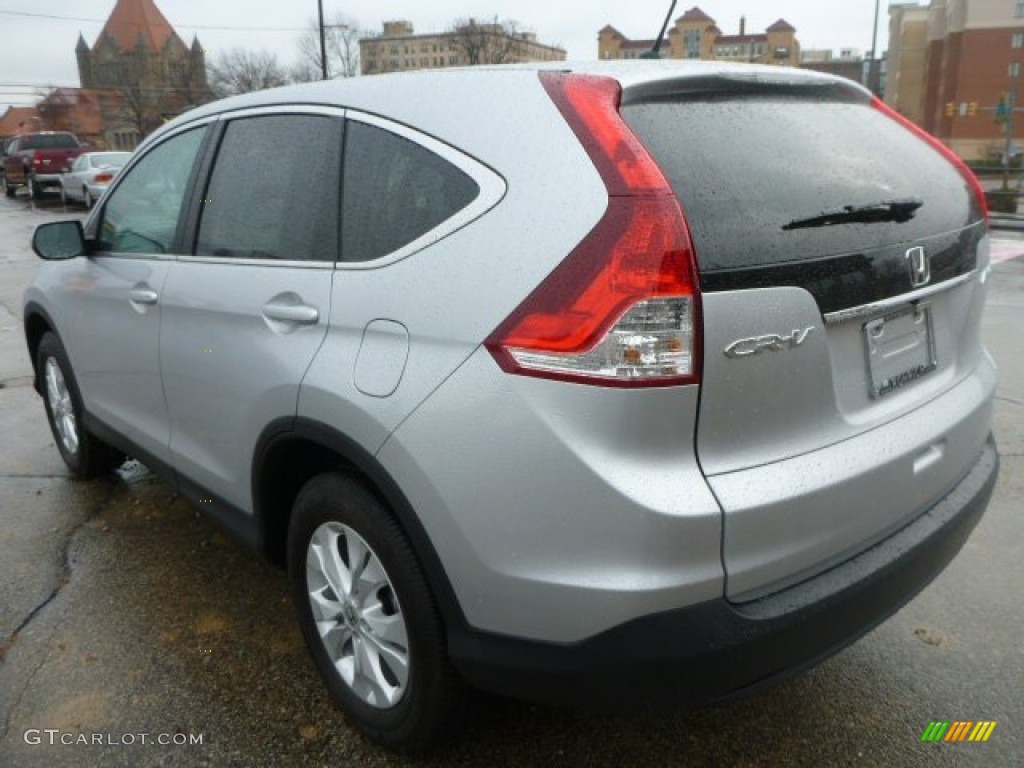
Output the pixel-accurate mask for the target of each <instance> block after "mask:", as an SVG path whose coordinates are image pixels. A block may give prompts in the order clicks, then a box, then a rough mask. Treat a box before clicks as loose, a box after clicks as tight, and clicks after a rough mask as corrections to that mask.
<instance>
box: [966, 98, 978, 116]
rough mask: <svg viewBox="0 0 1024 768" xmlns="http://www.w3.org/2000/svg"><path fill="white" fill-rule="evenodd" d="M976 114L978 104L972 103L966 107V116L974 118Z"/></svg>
mask: <svg viewBox="0 0 1024 768" xmlns="http://www.w3.org/2000/svg"><path fill="white" fill-rule="evenodd" d="M977 114H978V102H976V101H972V102H971V103H970V104H968V105H967V115H968V116H969V117H976V116H977Z"/></svg>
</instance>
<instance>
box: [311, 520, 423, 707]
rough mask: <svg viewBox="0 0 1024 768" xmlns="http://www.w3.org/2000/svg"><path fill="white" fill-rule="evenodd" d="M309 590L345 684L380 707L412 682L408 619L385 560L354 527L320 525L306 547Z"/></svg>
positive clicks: (389, 703)
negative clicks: (383, 563) (386, 568)
mask: <svg viewBox="0 0 1024 768" xmlns="http://www.w3.org/2000/svg"><path fill="white" fill-rule="evenodd" d="M306 588H307V591H308V595H309V602H310V606H311V608H312V611H313V620H314V621H315V623H316V628H317V631H318V633H319V635H320V640H321V642H322V643H323V645H324V649H325V650H326V651H327V655H328V656H329V657H330V659H331V662H332V663H333V664H334V666H335V668H336V669H337V671H338V674H339V675H340V676H341V678H342V680H344V681H345V684H346V685H347V686H348V687H349V688H350V689H351V691H352V692H353V693H354V694H355V695H356V696H357V697H359V699H360V700H362V701H363V702H365V703H366V704H369V705H370V706H372V707H375V708H377V709H390V708H391V707H394V706H395V705H397V704H398V702H399V701H400V700H401V699H402V696H403V694H404V693H405V691H406V688H407V686H408V682H409V639H408V631H407V628H406V623H405V617H404V616H403V614H402V609H401V606H400V605H399V603H398V598H397V596H396V594H395V590H394V587H393V586H392V584H391V579H390V578H389V576H388V574H387V572H386V571H385V570H384V567H383V566H382V565H381V562H380V559H379V558H378V557H377V555H376V554H375V553H374V552H373V550H372V549H371V548H370V546H369V544H367V543H366V541H365V540H364V539H363V538H362V536H360V535H359V534H358V533H356V532H355V531H354V530H353V529H352V528H350V527H348V526H347V525H344V524H342V523H338V522H328V523H324V524H322V525H320V526H319V527H318V528H317V529H316V530H315V531H314V532H313V535H312V537H311V538H310V540H309V546H308V548H307V551H306Z"/></svg>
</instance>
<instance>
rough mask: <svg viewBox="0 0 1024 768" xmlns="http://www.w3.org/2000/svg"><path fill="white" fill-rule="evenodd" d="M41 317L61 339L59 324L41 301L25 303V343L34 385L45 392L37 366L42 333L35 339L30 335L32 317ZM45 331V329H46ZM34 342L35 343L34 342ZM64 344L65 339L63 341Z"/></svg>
mask: <svg viewBox="0 0 1024 768" xmlns="http://www.w3.org/2000/svg"><path fill="white" fill-rule="evenodd" d="M34 317H41V318H42V319H43V321H44V322H45V323H46V325H47V326H48V327H49V329H50V332H51V333H54V334H56V336H57V338H58V339H60V333H59V332H58V331H57V324H56V323H55V322H54V321H53V317H51V316H50V313H49V312H47V311H46V310H45V309H44V308H43V306H42V305H41V304H39V302H36V301H29V302H27V303H26V304H25V308H24V310H23V311H22V327H23V328H24V332H25V344H26V346H27V348H28V353H29V357H30V358H31V363H32V386H33V388H34V389H35V391H36V392H37V393H39V394H40V395H41V394H43V387H42V382H41V381H40V379H39V369H38V367H37V363H38V362H39V361H38V360H36V351H37V350H38V349H39V341H40V340H41V339H42V337H43V336H42V334H40V336H39V338H38V339H33V338H32V336H30V335H29V334H30V329H31V328H32V325H33V323H32V318H34ZM44 333H45V331H44ZM33 342H34V343H33ZM61 343H62V344H63V341H62V342H61Z"/></svg>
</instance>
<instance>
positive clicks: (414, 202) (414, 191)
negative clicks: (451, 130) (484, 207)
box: [341, 121, 480, 261]
mask: <svg viewBox="0 0 1024 768" xmlns="http://www.w3.org/2000/svg"><path fill="white" fill-rule="evenodd" d="M343 190H344V194H343V199H342V214H341V217H342V218H341V221H342V240H341V258H342V261H369V260H370V259H376V258H379V257H381V256H385V255H387V254H389V253H392V252H393V251H396V250H398V249H399V248H401V247H402V246H404V245H407V244H408V243H411V242H412V241H413V240H415V239H416V238H418V237H419V236H420V235H423V234H426V233H427V232H429V231H430V230H432V229H434V228H435V227H436V226H438V225H439V224H441V223H442V222H444V221H445V220H446V219H449V218H451V217H452V216H453V215H454V214H456V213H458V212H459V211H460V210H462V209H463V208H465V207H466V206H467V205H469V204H470V203H471V202H473V200H474V199H475V198H476V196H477V195H478V194H479V192H480V188H479V186H478V185H477V183H476V182H475V181H474V180H473V179H472V178H470V177H469V176H468V175H466V174H465V173H463V172H462V171H461V170H459V169H458V168H456V167H455V166H454V165H452V164H451V163H449V162H448V161H447V160H445V159H444V158H441V157H438V156H437V155H435V154H434V153H433V152H431V151H429V150H427V149H425V148H423V147H421V146H420V145H418V144H415V143H413V142H411V141H409V140H407V139H404V138H402V137H401V136H396V135H395V134H393V133H390V132H389V131H385V130H383V129H381V128H377V127H375V126H371V125H366V124H364V123H359V122H356V121H349V123H348V126H347V128H346V135H345V172H344V185H343Z"/></svg>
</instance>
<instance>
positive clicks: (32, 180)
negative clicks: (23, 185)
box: [28, 176, 43, 200]
mask: <svg viewBox="0 0 1024 768" xmlns="http://www.w3.org/2000/svg"><path fill="white" fill-rule="evenodd" d="M28 196H29V197H31V198H32V199H33V200H40V199H42V197H43V188H42V187H40V186H39V185H38V184H37V183H36V177H35V176H29V177H28Z"/></svg>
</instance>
